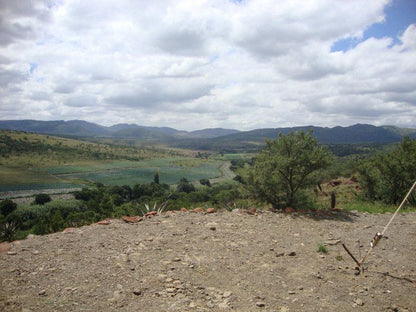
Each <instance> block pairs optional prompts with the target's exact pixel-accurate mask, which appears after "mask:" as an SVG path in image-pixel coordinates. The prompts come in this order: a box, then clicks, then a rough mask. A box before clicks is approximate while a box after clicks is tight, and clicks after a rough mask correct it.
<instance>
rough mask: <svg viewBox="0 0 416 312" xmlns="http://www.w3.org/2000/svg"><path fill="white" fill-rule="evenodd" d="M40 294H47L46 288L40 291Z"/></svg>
mask: <svg viewBox="0 0 416 312" xmlns="http://www.w3.org/2000/svg"><path fill="white" fill-rule="evenodd" d="M38 295H39V296H46V290H45V289H42V290H41V291H40V292H38Z"/></svg>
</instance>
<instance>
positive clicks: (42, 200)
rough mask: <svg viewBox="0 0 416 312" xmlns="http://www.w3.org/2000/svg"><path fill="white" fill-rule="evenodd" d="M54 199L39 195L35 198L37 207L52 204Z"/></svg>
mask: <svg viewBox="0 0 416 312" xmlns="http://www.w3.org/2000/svg"><path fill="white" fill-rule="evenodd" d="M51 200H52V199H51V197H50V196H49V195H48V194H37V195H36V196H35V202H34V203H35V205H44V204H46V203H48V202H50V201H51Z"/></svg>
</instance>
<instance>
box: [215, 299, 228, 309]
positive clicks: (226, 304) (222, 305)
mask: <svg viewBox="0 0 416 312" xmlns="http://www.w3.org/2000/svg"><path fill="white" fill-rule="evenodd" d="M218 308H220V309H221V310H227V309H229V305H228V302H227V301H223V302H220V303H219V304H218Z"/></svg>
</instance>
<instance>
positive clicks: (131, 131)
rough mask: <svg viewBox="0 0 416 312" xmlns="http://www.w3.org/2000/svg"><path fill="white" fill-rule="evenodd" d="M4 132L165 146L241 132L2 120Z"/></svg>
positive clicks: (75, 121) (78, 122)
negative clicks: (178, 141)
mask: <svg viewBox="0 0 416 312" xmlns="http://www.w3.org/2000/svg"><path fill="white" fill-rule="evenodd" d="M0 129H7V130H17V131H26V132H35V133H41V134H51V135H61V136H74V137H115V138H134V139H139V140H144V141H160V140H161V141H163V142H165V141H171V140H174V139H183V138H207V137H209V138H214V137H218V136H221V135H226V134H230V133H235V132H238V131H237V130H228V129H205V130H199V131H194V132H188V131H181V130H176V129H173V128H169V127H145V126H139V125H136V124H126V123H120V124H116V125H113V126H110V127H105V126H101V125H97V124H95V123H90V122H87V121H82V120H69V121H64V120H56V121H39V120H0Z"/></svg>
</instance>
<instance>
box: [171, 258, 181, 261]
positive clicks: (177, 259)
mask: <svg viewBox="0 0 416 312" xmlns="http://www.w3.org/2000/svg"><path fill="white" fill-rule="evenodd" d="M172 261H175V262H180V261H182V259H181V258H179V257H176V258H173V260H172Z"/></svg>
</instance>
